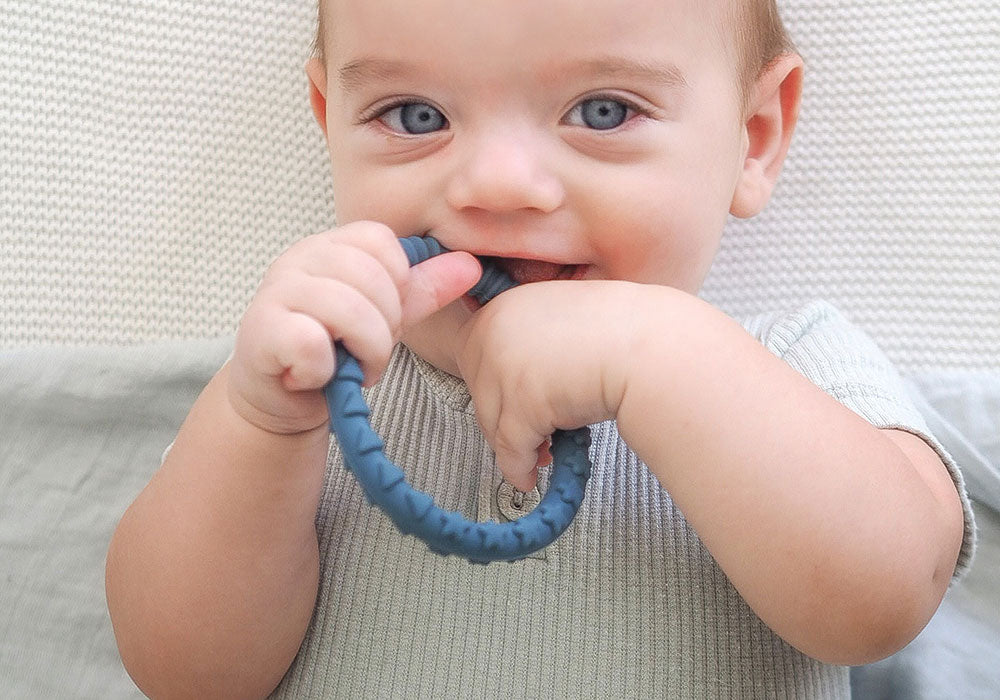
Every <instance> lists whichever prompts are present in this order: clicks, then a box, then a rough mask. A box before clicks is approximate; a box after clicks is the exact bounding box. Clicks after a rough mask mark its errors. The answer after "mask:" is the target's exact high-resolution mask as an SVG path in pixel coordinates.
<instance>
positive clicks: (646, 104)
mask: <svg viewBox="0 0 1000 700" xmlns="http://www.w3.org/2000/svg"><path fill="white" fill-rule="evenodd" d="M720 5H721V0H720V1H719V2H714V1H713V2H705V0H548V1H547V2H537V1H536V0H476V1H475V2H468V0H330V2H329V5H328V7H327V15H326V16H327V25H328V30H327V32H328V33H327V36H326V41H325V45H326V47H327V66H328V73H327V80H326V83H327V84H326V99H327V112H326V127H327V135H328V142H329V147H330V156H331V162H332V167H333V179H334V201H335V203H336V207H337V218H338V222H339V223H340V224H344V223H347V222H349V221H354V220H358V219H371V220H376V221H380V222H383V223H385V224H387V225H389V226H390V227H391V228H392V229H393V230H395V231H396V232H397V234H398V235H401V236H402V235H409V234H414V233H421V232H424V231H428V230H430V231H432V232H433V234H434V235H435V236H436V237H437V238H438V239H439V240H440V241H441V243H442V244H444V245H445V246H447V247H449V248H452V249H461V250H467V251H470V252H472V253H474V254H477V255H491V256H499V257H514V258H527V259H533V260H543V261H549V262H553V263H558V264H560V265H572V266H575V267H571V268H568V269H567V268H562V267H557V266H551V265H550V266H545V265H523V264H522V265H520V266H516V265H515V266H512V269H513V270H514V272H515V276H516V275H520V276H521V277H522V280H521V281H528V280H531V279H544V278H546V277H553V276H556V275H559V276H567V275H570V274H572V275H574V276H576V277H578V278H586V279H622V280H631V281H636V282H648V283H657V284H663V285H670V286H673V287H677V288H680V289H684V290H687V291H689V292H691V293H694V292H696V291H697V290H698V288H699V287H700V285H701V283H702V280H703V279H704V277H705V275H706V273H707V271H708V268H709V266H710V263H711V260H712V258H713V257H714V255H715V252H716V250H717V246H718V242H719V239H720V236H721V232H722V229H723V226H724V223H725V220H726V216H727V213H728V212H729V210H730V206H731V203H732V200H733V195H734V189H735V187H736V184H737V180H738V179H739V176H740V173H741V171H742V169H743V160H744V157H745V151H746V141H745V139H746V133H745V129H744V128H743V125H742V124H741V123H740V118H739V102H738V95H737V93H738V91H737V86H736V68H735V64H734V58H733V54H734V53H735V52H734V51H733V50H732V48H731V46H729V47H728V48H727V45H730V44H731V43H732V39H731V38H730V32H728V31H727V30H726V29H724V27H723V22H722V20H721V18H720V17H719V13H720ZM452 307H453V308H452ZM452 307H450V308H449V309H446V310H444V311H442V312H441V313H442V314H451V315H452V316H454V317H455V318H454V320H455V321H456V322H458V321H460V318H461V316H462V315H463V314H469V313H471V311H470V310H469V308H468V306H467V305H466V304H461V303H457V304H453V305H452Z"/></svg>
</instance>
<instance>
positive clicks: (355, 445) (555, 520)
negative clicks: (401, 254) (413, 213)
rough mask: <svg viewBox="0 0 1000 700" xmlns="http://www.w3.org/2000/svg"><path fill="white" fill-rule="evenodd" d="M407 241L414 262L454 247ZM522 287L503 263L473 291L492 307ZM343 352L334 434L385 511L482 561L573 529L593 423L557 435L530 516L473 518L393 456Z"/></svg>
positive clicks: (332, 391) (433, 541)
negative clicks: (425, 488)
mask: <svg viewBox="0 0 1000 700" xmlns="http://www.w3.org/2000/svg"><path fill="white" fill-rule="evenodd" d="M400 244H401V245H402V246H403V249H404V250H405V251H406V255H407V257H408V258H409V260H410V265H411V266H413V265H416V264H418V263H420V262H423V261H424V260H427V259H428V258H430V257H433V256H435V255H439V254H441V253H446V252H448V251H447V250H446V249H445V248H444V247H443V246H441V244H439V243H438V242H437V241H436V240H434V239H433V238H430V237H428V236H424V237H421V236H411V237H409V238H403V239H401V240H400ZM515 284H516V283H515V282H514V281H512V280H511V279H510V278H509V277H508V276H507V275H506V274H505V273H504V272H503V271H502V270H500V269H499V268H497V267H495V266H489V265H484V272H483V276H482V277H481V278H480V280H479V282H477V283H476V286H475V287H473V288H472V290H470V291H469V294H471V295H472V296H474V297H476V298H477V299H478V300H479V301H480V303H483V304H485V303H486V302H487V301H489V300H490V299H492V298H493V297H494V296H496V295H497V294H499V293H501V292H503V291H505V290H507V289H509V288H510V287H513V286H514V285H515ZM336 351H337V370H336V372H335V374H334V376H333V379H332V380H331V381H330V383H329V384H327V385H326V387H325V389H324V393H325V395H326V401H327V405H328V406H329V408H330V431H331V432H332V433H333V434H334V435H335V436H336V437H337V440H338V441H339V442H340V448H341V452H342V453H343V457H344V465H345V466H346V467H347V469H348V470H349V471H350V472H351V473H353V474H354V476H355V478H357V480H358V482H359V483H360V484H361V488H362V490H363V491H364V493H365V496H366V497H367V498H368V502H369V503H371V504H374V505H377V506H378V507H379V508H381V509H382V511H384V512H385V513H386V515H388V516H389V518H391V519H392V522H393V523H395V525H396V527H397V528H399V530H400V531H401V532H402V533H403V534H408V535H416V536H417V537H419V538H420V539H422V540H423V541H424V542H425V543H426V544H427V546H428V547H429V548H430V550H431V551H432V552H436V553H437V554H442V555H446V556H447V555H449V554H457V555H458V556H461V557H464V558H466V559H468V560H469V561H470V562H472V563H474V564H488V563H490V562H491V561H515V560H517V559H523V558H524V557H526V556H527V555H529V554H531V553H532V552H534V551H537V550H539V549H542V548H543V547H546V546H548V545H549V544H551V543H552V542H553V541H554V540H555V539H556V538H557V537H559V535H561V534H562V533H563V531H564V530H565V529H566V528H567V527H568V526H569V524H570V522H571V521H572V520H573V517H574V516H575V515H576V512H577V510H578V509H579V508H580V503H582V502H583V494H584V490H585V488H586V485H587V479H589V478H590V469H591V463H590V456H589V454H588V448H589V447H590V429H589V428H587V427H583V428H577V429H575V430H556V431H555V432H554V433H553V434H552V458H553V459H552V461H553V465H554V466H553V468H552V478H551V480H550V482H549V488H548V491H546V493H545V496H544V497H543V498H542V500H541V503H539V504H538V506H537V507H536V508H535V509H534V510H533V511H531V512H530V513H529V514H527V515H525V516H524V517H522V518H519V519H517V520H515V521H513V522H509V523H503V524H500V523H496V522H486V523H480V522H475V521H471V520H466V519H465V517H463V516H462V514H461V513H457V512H453V511H445V510H442V509H441V508H439V507H438V506H437V505H435V504H434V501H433V499H432V498H431V497H430V496H428V495H427V494H425V493H421V492H420V491H417V490H415V489H414V488H413V487H412V486H410V485H409V484H408V483H407V482H406V478H405V476H404V475H403V472H402V470H401V469H400V468H399V467H397V466H396V465H394V464H393V463H392V462H390V461H389V460H388V458H386V456H385V453H384V451H383V447H384V445H383V443H382V440H381V439H380V438H379V436H378V435H377V434H376V433H375V431H374V430H372V427H371V425H370V423H369V422H368V417H369V415H370V414H371V412H370V411H369V409H368V404H366V403H365V400H364V397H363V396H362V395H361V381H362V373H361V366H360V365H359V364H358V361H357V360H356V359H355V358H354V357H353V356H352V355H351V354H350V353H349V352H347V350H345V349H344V347H343V345H342V344H341V343H339V342H338V343H337V344H336Z"/></svg>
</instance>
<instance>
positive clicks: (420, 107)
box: [378, 102, 448, 134]
mask: <svg viewBox="0 0 1000 700" xmlns="http://www.w3.org/2000/svg"><path fill="white" fill-rule="evenodd" d="M378 118H379V120H380V121H381V122H382V123H383V124H385V125H386V126H387V127H389V128H390V129H392V130H393V131H399V132H401V133H404V134H429V133H431V132H434V131H440V130H441V129H444V128H446V127H447V126H448V120H447V119H445V117H444V115H443V114H441V112H440V111H438V110H437V109H435V108H434V107H431V106H430V105H429V104H426V103H424V102H407V103H405V104H401V105H396V106H395V107H390V108H389V109H387V110H386V111H384V112H383V113H382V114H380V115H379V117H378Z"/></svg>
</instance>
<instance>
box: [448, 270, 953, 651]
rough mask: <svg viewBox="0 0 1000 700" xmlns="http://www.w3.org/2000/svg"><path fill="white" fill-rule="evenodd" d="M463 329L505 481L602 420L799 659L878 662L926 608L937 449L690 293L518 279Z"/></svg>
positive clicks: (942, 473) (933, 592)
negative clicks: (816, 379)
mask: <svg viewBox="0 0 1000 700" xmlns="http://www.w3.org/2000/svg"><path fill="white" fill-rule="evenodd" d="M467 336H468V338H467V342H466V344H465V346H464V349H463V350H462V351H461V353H460V355H459V358H458V364H459V366H460V368H461V370H462V374H463V376H464V377H465V378H466V380H467V381H468V383H469V387H470V392H471V393H472V397H473V400H474V401H475V405H476V415H477V418H478V420H479V422H480V425H481V426H482V428H483V431H484V433H485V434H486V436H487V439H488V440H489V442H490V444H491V445H492V446H493V448H494V449H495V450H496V453H497V460H498V463H499V466H500V469H501V471H502V472H503V473H504V476H505V478H506V479H507V480H508V481H509V482H510V483H512V484H513V485H515V486H516V487H518V488H520V489H522V490H527V489H530V488H531V487H532V486H533V485H534V482H535V464H536V448H537V447H538V445H539V444H541V443H542V441H543V439H544V437H545V436H547V435H549V434H550V433H551V432H552V430H553V429H554V428H574V427H578V426H580V425H584V424H589V423H593V422H597V421H601V420H605V419H608V418H616V419H617V421H618V428H619V431H620V433H621V436H622V437H623V438H624V440H625V441H626V443H628V445H629V446H630V447H631V448H632V449H633V450H634V451H635V452H636V453H637V454H638V455H639V457H640V458H641V459H642V460H643V461H644V462H645V463H646V464H647V465H648V466H649V468H650V470H651V471H652V472H653V473H654V474H655V475H656V476H657V478H658V479H659V481H660V483H661V484H662V485H663V486H664V487H665V488H666V490H667V491H668V492H669V493H670V495H671V497H672V499H673V500H674V502H675V503H676V504H677V506H678V507H679V508H680V510H681V512H682V513H684V516H685V517H686V518H687V519H688V521H689V522H690V523H691V524H692V525H693V526H694V528H695V530H696V531H697V532H698V534H699V536H700V537H701V539H702V541H703V542H704V544H705V545H706V547H707V548H708V550H709V551H710V552H711V553H712V555H713V556H714V557H715V559H716V561H717V562H718V563H719V565H720V566H721V568H722V569H723V571H725V573H726V574H727V576H728V577H729V579H730V580H731V581H732V583H733V584H734V586H735V587H736V589H737V590H738V591H739V592H740V594H741V595H742V596H743V598H744V599H745V600H746V601H747V603H748V604H749V605H750V607H751V608H753V610H754V611H755V612H756V613H757V615H758V616H759V617H760V618H761V619H762V620H763V621H764V622H765V623H767V624H768V625H769V626H770V627H771V629H773V630H774V631H775V632H776V633H777V634H779V635H780V636H782V637H783V638H784V639H785V640H786V641H788V642H789V643H791V644H792V645H794V646H796V647H798V648H799V649H800V650H801V651H803V652H805V653H807V654H810V655H812V656H814V657H816V658H819V659H821V660H825V661H830V662H836V663H842V664H858V663H863V662H866V661H870V660H873V659H876V658H881V657H883V656H886V655H888V654H889V653H891V652H893V651H895V650H897V649H899V648H900V647H902V646H903V645H904V644H906V643H907V642H908V641H909V640H910V639H912V638H913V637H914V636H915V635H916V633H917V632H918V631H919V630H920V629H921V628H922V627H923V626H924V624H925V623H926V622H927V620H928V619H929V618H930V616H931V615H932V614H933V612H934V611H935V609H936V608H937V606H938V604H939V603H940V601H941V598H942V595H943V593H944V591H945V588H946V587H947V585H948V582H949V580H950V579H951V576H952V573H953V571H954V569H955V563H956V559H957V555H958V552H959V547H960V545H961V541H962V535H963V515H962V510H961V506H960V501H959V498H958V494H957V490H956V488H955V486H954V484H953V482H952V480H951V477H950V475H949V474H948V473H947V471H946V469H945V467H944V465H943V464H942V463H941V461H940V459H939V458H938V457H937V455H936V454H935V453H934V452H933V451H932V450H931V448H930V447H928V446H927V444H925V443H924V442H923V441H922V440H920V439H919V438H916V437H914V436H912V435H909V434H905V433H902V432H899V431H891V430H885V431H883V430H878V429H876V428H874V427H873V426H872V425H871V424H870V423H868V422H866V421H865V420H864V419H863V418H861V417H860V416H859V415H858V414H856V413H854V412H853V411H851V410H850V409H848V408H847V407H845V406H844V405H842V404H841V403H839V402H838V401H836V400H835V399H833V398H832V397H831V396H829V395H827V394H826V393H825V392H824V391H823V390H821V389H820V388H818V387H817V386H816V385H815V384H813V383H812V382H811V381H810V380H809V379H807V378H806V377H804V376H803V375H801V374H800V373H798V372H797V371H796V370H795V369H793V368H792V367H791V366H790V365H789V364H788V363H786V362H785V361H783V360H782V359H780V358H778V357H776V356H775V355H774V354H772V353H771V352H770V351H769V350H768V349H767V348H765V347H764V346H763V345H762V344H761V343H760V342H758V341H757V340H756V339H755V338H753V336H751V335H750V334H749V333H747V332H746V330H744V329H743V327H742V326H740V325H739V324H737V323H736V322H735V321H733V320H732V319H730V318H729V317H728V316H726V315H725V314H723V313H722V312H721V311H719V310H717V309H715V308H714V307H712V306H711V305H709V304H707V303H705V302H704V301H702V300H700V299H698V298H697V297H694V296H692V295H690V294H687V293H685V292H682V291H679V290H676V289H672V288H669V287H662V286H656V285H637V284H630V283H627V282H613V281H612V282H608V281H568V282H559V281H557V282H545V283H541V284H533V285H525V286H523V287H518V288H516V289H514V290H511V291H509V292H505V293H504V294H501V295H500V296H499V297H497V299H496V300H494V301H492V302H490V304H488V305H487V306H486V307H485V308H484V309H483V311H482V312H481V313H480V314H479V315H478V318H477V319H476V320H475V322H474V323H472V324H470V327H469V328H468V330H467Z"/></svg>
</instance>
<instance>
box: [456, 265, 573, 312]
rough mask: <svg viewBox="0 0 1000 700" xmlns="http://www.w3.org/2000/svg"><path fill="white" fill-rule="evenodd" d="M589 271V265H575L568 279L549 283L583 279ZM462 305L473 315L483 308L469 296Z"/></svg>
mask: <svg viewBox="0 0 1000 700" xmlns="http://www.w3.org/2000/svg"><path fill="white" fill-rule="evenodd" d="M589 270H590V265H576V266H575V269H574V270H573V273H572V274H571V275H569V276H568V277H556V278H554V279H552V280H549V281H550V282H558V281H566V280H579V279H583V277H584V276H585V275H586V274H587V272H588V271H589ZM462 303H464V304H465V308H467V309H468V310H469V311H471V312H472V313H475V312H476V311H479V309H481V308H483V305H482V304H480V303H479V300H477V299H476V298H475V297H471V296H469V295H468V294H465V295H463V296H462Z"/></svg>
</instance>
